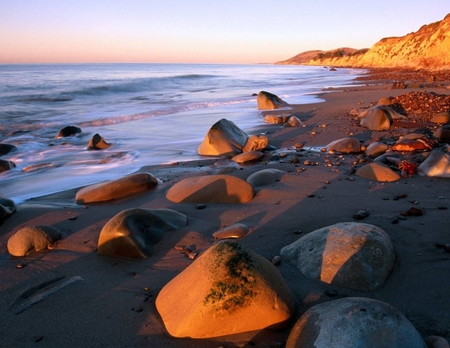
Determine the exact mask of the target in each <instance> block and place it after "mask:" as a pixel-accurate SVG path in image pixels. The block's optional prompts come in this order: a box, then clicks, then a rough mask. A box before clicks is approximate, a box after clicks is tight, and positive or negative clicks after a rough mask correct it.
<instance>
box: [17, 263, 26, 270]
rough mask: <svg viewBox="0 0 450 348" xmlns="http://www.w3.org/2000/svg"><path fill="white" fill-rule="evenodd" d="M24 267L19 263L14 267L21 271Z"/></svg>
mask: <svg viewBox="0 0 450 348" xmlns="http://www.w3.org/2000/svg"><path fill="white" fill-rule="evenodd" d="M24 267H25V264H24V263H19V264H17V265H16V268H18V269H22V268H24Z"/></svg>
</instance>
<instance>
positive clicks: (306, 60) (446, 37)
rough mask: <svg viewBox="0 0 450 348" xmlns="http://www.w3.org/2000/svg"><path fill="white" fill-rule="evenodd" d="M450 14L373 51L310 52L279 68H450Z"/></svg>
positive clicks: (388, 40) (289, 60)
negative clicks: (302, 66) (303, 66)
mask: <svg viewBox="0 0 450 348" xmlns="http://www.w3.org/2000/svg"><path fill="white" fill-rule="evenodd" d="M449 52H450V14H448V15H447V16H446V17H445V18H444V19H443V20H441V21H438V22H435V23H431V24H427V25H424V26H422V27H421V28H420V29H419V30H418V31H416V32H413V33H409V34H407V35H405V36H402V37H388V38H383V39H381V40H380V41H378V42H377V43H376V44H375V45H373V46H372V47H371V48H370V49H361V50H357V49H354V48H347V47H346V48H338V49H335V50H330V51H320V50H315V51H307V52H303V53H300V54H298V55H296V56H294V57H292V58H290V59H287V60H285V61H281V62H277V63H276V64H284V65H287V64H301V65H330V66H340V67H353V68H408V69H430V70H440V69H449V68H450V55H449V54H448V53H449Z"/></svg>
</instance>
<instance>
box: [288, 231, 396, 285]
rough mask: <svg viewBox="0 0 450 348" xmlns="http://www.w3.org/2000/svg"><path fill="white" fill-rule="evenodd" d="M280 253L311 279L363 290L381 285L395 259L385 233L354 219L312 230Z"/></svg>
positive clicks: (392, 248)
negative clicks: (353, 220)
mask: <svg viewBox="0 0 450 348" xmlns="http://www.w3.org/2000/svg"><path fill="white" fill-rule="evenodd" d="M281 257H282V258H283V259H285V260H286V261H288V262H289V263H291V264H292V265H294V266H295V267H297V268H298V269H299V270H300V271H301V272H302V273H303V274H304V275H305V276H306V277H308V278H310V279H316V280H320V281H322V282H324V283H327V284H332V285H335V286H341V287H345V288H351V289H354V290H363V291H371V290H375V289H377V288H379V287H380V286H381V285H383V283H384V281H385V280H386V279H387V277H388V276H389V274H390V273H391V271H392V268H393V266H394V260H395V254H394V247H393V246H392V243H391V240H390V238H389V236H388V235H387V233H386V232H384V231H383V230H382V229H381V228H379V227H377V226H374V225H369V224H364V223H357V222H341V223H337V224H335V225H331V226H327V227H323V228H321V229H318V230H315V231H313V232H311V233H309V234H307V235H305V236H303V237H301V238H300V239H298V240H297V241H296V242H294V243H292V244H290V245H288V246H285V247H284V248H283V249H281Z"/></svg>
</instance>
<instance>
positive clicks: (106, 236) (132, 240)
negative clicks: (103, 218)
mask: <svg viewBox="0 0 450 348" xmlns="http://www.w3.org/2000/svg"><path fill="white" fill-rule="evenodd" d="M186 225H187V216H186V215H184V214H181V213H179V212H177V211H174V210H170V209H139V208H135V209H127V210H124V211H122V212H120V213H118V214H117V215H115V216H114V217H113V218H111V220H109V221H108V222H107V223H106V224H105V226H103V228H102V230H101V232H100V236H99V238H98V254H100V255H110V256H117V257H124V258H132V259H144V258H147V257H149V256H151V255H152V254H153V246H154V245H155V244H157V243H159V242H160V241H161V240H162V238H163V237H164V234H165V233H166V232H170V231H174V230H176V229H178V228H180V227H183V226H186Z"/></svg>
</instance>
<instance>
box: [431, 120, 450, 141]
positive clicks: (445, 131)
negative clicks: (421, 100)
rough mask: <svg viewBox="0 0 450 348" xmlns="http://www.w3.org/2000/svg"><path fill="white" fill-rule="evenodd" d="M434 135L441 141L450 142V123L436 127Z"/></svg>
mask: <svg viewBox="0 0 450 348" xmlns="http://www.w3.org/2000/svg"><path fill="white" fill-rule="evenodd" d="M433 136H434V137H435V138H436V139H437V140H438V141H439V142H441V143H449V142H450V124H445V125H443V126H442V127H439V128H438V129H436V131H435V132H434V133H433Z"/></svg>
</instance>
